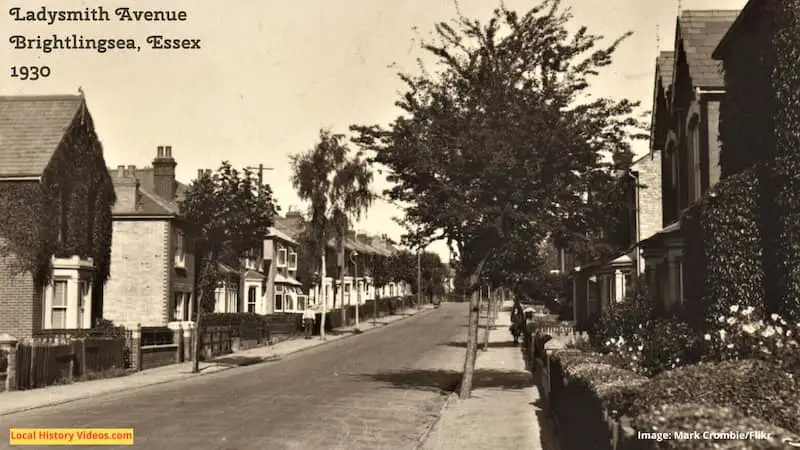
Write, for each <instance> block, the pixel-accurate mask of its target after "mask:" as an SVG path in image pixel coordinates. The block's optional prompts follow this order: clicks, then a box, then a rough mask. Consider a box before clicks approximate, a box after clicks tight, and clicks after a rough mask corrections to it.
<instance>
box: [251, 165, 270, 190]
mask: <svg viewBox="0 0 800 450" xmlns="http://www.w3.org/2000/svg"><path fill="white" fill-rule="evenodd" d="M247 169H248V170H253V171H255V172H258V188H259V189H261V186H263V185H264V171H266V170H275V169H274V168H272V167H264V164H259V165H258V167H255V166H249V167H247Z"/></svg>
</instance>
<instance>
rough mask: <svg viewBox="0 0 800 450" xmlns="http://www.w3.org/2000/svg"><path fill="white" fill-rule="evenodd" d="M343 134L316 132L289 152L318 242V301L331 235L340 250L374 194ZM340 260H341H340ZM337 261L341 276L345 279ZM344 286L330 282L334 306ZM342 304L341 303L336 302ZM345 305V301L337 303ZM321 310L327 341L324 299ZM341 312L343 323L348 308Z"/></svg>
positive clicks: (364, 169) (358, 155)
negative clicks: (309, 143) (314, 138)
mask: <svg viewBox="0 0 800 450" xmlns="http://www.w3.org/2000/svg"><path fill="white" fill-rule="evenodd" d="M344 139H345V137H344V135H341V134H333V133H331V132H330V131H329V130H324V129H323V130H320V133H319V142H318V143H317V144H316V145H315V146H314V148H312V149H310V150H308V151H306V152H304V153H300V154H296V155H292V156H291V162H292V171H293V173H292V184H293V185H294V188H295V189H296V190H297V194H298V196H299V197H300V198H301V199H303V200H306V201H308V202H309V203H311V207H310V208H311V211H310V217H311V220H310V223H309V225H310V229H311V232H310V239H311V241H313V242H314V243H315V244H316V252H315V260H316V261H318V262H319V264H320V265H319V266H318V267H319V270H318V272H319V273H320V287H319V295H318V296H317V298H318V299H320V298H323V295H322V294H323V293H324V290H323V288H322V285H323V284H324V280H325V277H326V273H325V271H326V269H325V268H326V264H327V262H326V261H327V254H326V253H327V252H326V248H327V245H328V242H330V240H331V238H335V240H336V245H337V250H338V251H339V254H340V255H341V254H342V253H343V252H344V238H345V235H346V234H347V230H348V229H349V227H350V225H351V222H352V221H353V219H356V220H357V219H359V218H361V216H362V214H364V213H365V212H366V211H367V210H368V209H369V207H370V206H371V205H372V202H373V200H374V198H375V194H374V193H373V192H372V190H371V184H372V178H373V175H372V170H371V168H370V167H369V164H368V162H367V160H366V159H365V158H364V157H363V153H362V152H361V151H357V152H355V154H353V153H352V152H351V151H350V148H349V147H348V146H347V145H346V144H345V143H344V142H343V141H344ZM340 259H341V258H340ZM343 264H344V261H340V264H339V271H340V274H339V275H340V278H341V277H343V276H344V275H343V270H344V267H342V266H343ZM343 287H344V285H342V286H340V289H336V283H334V306H335V305H336V296H337V292H339V294H338V295H339V297H340V298H341V297H343V296H342V295H341V291H342V289H341V288H343ZM340 303H341V302H340ZM340 306H343V305H340ZM322 307H323V313H322V320H321V328H320V330H321V331H320V333H321V335H322V339H325V314H326V312H327V307H328V305H327V302H326V301H323V302H322ZM341 310H342V319H343V320H342V322H343V323H344V322H345V319H346V317H345V314H346V309H345V308H341Z"/></svg>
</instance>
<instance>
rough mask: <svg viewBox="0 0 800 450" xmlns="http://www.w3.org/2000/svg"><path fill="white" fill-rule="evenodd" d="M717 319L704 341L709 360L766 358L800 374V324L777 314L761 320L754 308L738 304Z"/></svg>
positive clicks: (706, 356)
mask: <svg viewBox="0 0 800 450" xmlns="http://www.w3.org/2000/svg"><path fill="white" fill-rule="evenodd" d="M714 319H715V320H714V321H713V323H714V328H713V329H712V330H709V333H706V334H705V336H704V340H703V345H704V349H703V353H704V358H705V359H706V360H708V361H725V360H731V359H763V360H766V361H768V362H770V363H772V364H775V365H777V366H778V367H780V368H782V369H783V370H784V371H787V372H791V373H795V374H797V375H800V324H794V323H789V322H787V321H786V320H784V319H783V317H781V316H779V315H778V314H774V313H773V314H771V315H770V316H769V317H767V318H765V319H760V318H757V317H754V308H753V307H740V306H738V305H733V306H731V307H730V308H729V309H728V311H727V313H726V314H720V315H718V316H717V317H716V318H714Z"/></svg>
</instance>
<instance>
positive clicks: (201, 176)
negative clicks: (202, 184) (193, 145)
mask: <svg viewBox="0 0 800 450" xmlns="http://www.w3.org/2000/svg"><path fill="white" fill-rule="evenodd" d="M203 174H205V171H204V170H203V169H197V179H198V180H199V179H200V178H203Z"/></svg>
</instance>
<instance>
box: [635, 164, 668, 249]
mask: <svg viewBox="0 0 800 450" xmlns="http://www.w3.org/2000/svg"><path fill="white" fill-rule="evenodd" d="M660 153H661V151H660V150H655V151H653V153H652V154H650V155H645V156H644V157H642V158H641V159H640V160H639V161H638V162H637V163H636V164H635V165H634V167H633V170H635V171H637V172H639V184H640V185H641V187H640V189H639V217H638V222H639V236H638V238H639V241H642V240H644V239H647V238H648V237H650V236H652V235H654V234H655V233H657V232H658V231H659V230H661V228H662V214H661V208H662V203H661V195H662V193H661V155H660Z"/></svg>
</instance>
